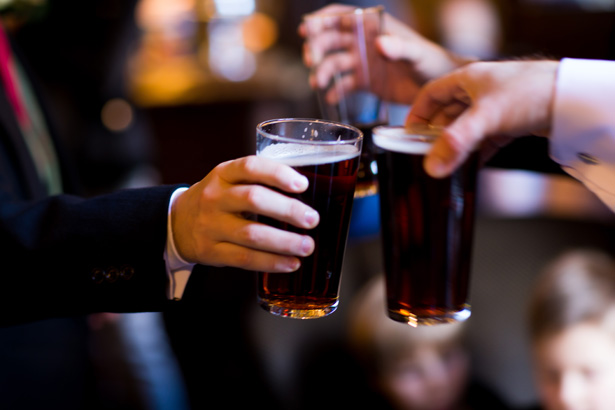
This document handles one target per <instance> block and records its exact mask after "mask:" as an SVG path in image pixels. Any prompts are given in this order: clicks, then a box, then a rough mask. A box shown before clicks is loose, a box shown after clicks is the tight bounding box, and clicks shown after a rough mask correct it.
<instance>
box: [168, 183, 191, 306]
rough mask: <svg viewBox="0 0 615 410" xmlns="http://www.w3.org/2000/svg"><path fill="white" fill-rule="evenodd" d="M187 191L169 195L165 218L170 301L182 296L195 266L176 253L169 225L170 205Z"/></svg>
mask: <svg viewBox="0 0 615 410" xmlns="http://www.w3.org/2000/svg"><path fill="white" fill-rule="evenodd" d="M187 189H188V188H178V189H176V190H175V191H173V194H172V195H171V199H170V201H169V211H168V218H167V243H166V246H165V249H164V260H165V262H166V267H167V276H168V278H169V284H168V287H167V297H168V298H169V299H172V300H180V299H181V298H182V296H183V295H184V289H186V284H187V283H188V279H190V274H191V273H192V268H193V267H194V265H195V264H194V263H190V262H186V261H185V260H184V259H182V257H181V256H179V254H178V253H177V249H176V248H175V241H174V240H173V230H172V225H171V205H173V202H175V200H176V199H177V197H178V196H179V195H180V194H181V193H182V192H184V191H186V190H187Z"/></svg>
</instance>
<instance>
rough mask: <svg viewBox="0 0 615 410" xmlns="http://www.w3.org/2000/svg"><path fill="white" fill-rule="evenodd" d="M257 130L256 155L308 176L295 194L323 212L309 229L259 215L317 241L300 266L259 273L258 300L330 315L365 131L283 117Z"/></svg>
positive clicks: (278, 311) (286, 311)
mask: <svg viewBox="0 0 615 410" xmlns="http://www.w3.org/2000/svg"><path fill="white" fill-rule="evenodd" d="M256 135H257V137H256V138H257V139H256V155H257V156H260V157H265V158H269V159H272V160H274V161H278V162H281V163H284V164H286V165H289V166H291V167H293V168H294V169H295V170H297V171H298V172H299V173H301V174H303V175H304V176H306V177H307V179H308V181H309V187H308V189H307V190H306V191H305V192H303V193H301V194H297V195H296V197H297V198H298V199H299V200H300V201H302V202H304V203H305V204H306V205H308V206H310V207H311V208H313V209H315V210H316V211H317V212H318V213H319V215H320V222H319V224H318V226H316V228H314V229H310V230H305V229H299V228H296V227H294V226H291V225H290V224H286V223H283V222H279V221H276V220H272V219H268V218H264V217H261V216H259V218H258V220H259V222H263V223H266V224H268V225H272V226H275V227H277V228H280V229H284V230H288V231H292V232H297V233H301V234H307V235H310V236H311V237H312V238H313V239H314V243H315V248H314V252H313V253H312V255H310V256H307V257H304V258H302V259H301V267H300V268H299V269H298V270H297V271H295V272H292V273H284V274H279V273H272V272H260V273H259V275H258V298H259V303H260V305H261V306H262V307H263V308H264V309H265V310H267V311H269V312H271V313H272V314H274V315H278V316H283V317H291V318H300V319H307V318H318V317H323V316H327V315H329V314H331V313H332V312H334V311H335V310H336V308H337V305H338V297H339V283H340V276H341V270H342V260H343V256H344V250H345V247H346V238H347V235H348V226H349V222H350V213H351V209H352V203H353V196H354V191H355V185H356V178H357V170H358V167H359V156H360V154H361V147H362V142H363V136H362V133H361V132H360V131H359V130H358V129H356V128H354V127H351V126H348V125H344V124H340V123H333V122H327V121H322V120H315V119H314V120H312V119H280V120H271V121H265V122H263V123H261V124H259V125H258V126H257V132H256Z"/></svg>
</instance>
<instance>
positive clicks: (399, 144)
mask: <svg viewBox="0 0 615 410" xmlns="http://www.w3.org/2000/svg"><path fill="white" fill-rule="evenodd" d="M437 132H438V131H437V130H434V129H428V128H425V127H423V128H421V129H419V131H418V132H411V131H409V130H406V129H405V128H403V127H378V128H375V129H374V144H375V146H376V147H377V149H378V153H377V160H378V170H379V179H380V212H381V226H382V245H383V258H384V267H385V274H386V292H387V295H386V296H387V310H388V315H389V317H390V318H392V319H393V320H396V321H399V322H404V323H407V324H409V325H412V326H417V325H432V324H437V323H443V322H456V321H463V320H465V319H467V318H468V317H469V316H470V305H469V304H468V288H469V282H470V263H471V254H472V241H473V228H474V213H475V212H474V206H475V189H476V173H477V169H478V160H477V157H478V155H477V153H473V154H472V156H471V157H470V158H469V159H468V160H467V161H466V162H465V163H464V164H463V166H461V168H459V169H458V170H457V171H456V172H455V173H454V174H453V175H452V176H450V177H448V178H443V179H435V178H432V177H430V176H429V175H427V173H426V172H425V171H424V169H423V159H424V157H425V154H426V153H427V152H428V151H429V149H430V148H431V145H432V143H433V141H434V139H435V137H436V134H437Z"/></svg>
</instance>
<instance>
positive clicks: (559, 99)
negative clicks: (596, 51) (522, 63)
mask: <svg viewBox="0 0 615 410" xmlns="http://www.w3.org/2000/svg"><path fill="white" fill-rule="evenodd" d="M614 73H615V62H613V61H606V60H583V59H570V58H567V59H563V60H562V61H561V63H560V66H559V69H558V76H557V84H556V91H555V99H554V105H553V124H552V128H551V135H550V143H549V144H550V154H551V157H552V158H553V160H554V161H556V162H557V163H559V164H560V165H561V166H562V167H563V169H564V170H565V171H566V172H568V173H569V174H570V175H572V176H573V177H575V178H577V179H578V180H580V181H581V182H583V183H584V184H585V186H586V187H587V188H588V189H590V190H591V191H592V192H594V193H595V194H596V195H597V196H598V197H599V198H600V199H601V200H602V201H603V202H604V203H605V204H606V205H607V206H608V207H609V208H611V209H612V210H615V185H613V180H614V178H615V115H613V107H615V74H614Z"/></svg>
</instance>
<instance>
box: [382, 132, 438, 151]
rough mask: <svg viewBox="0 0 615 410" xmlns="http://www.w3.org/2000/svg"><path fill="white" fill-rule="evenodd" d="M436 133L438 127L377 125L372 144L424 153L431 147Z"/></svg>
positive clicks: (389, 148)
mask: <svg viewBox="0 0 615 410" xmlns="http://www.w3.org/2000/svg"><path fill="white" fill-rule="evenodd" d="M438 133H439V129H438V128H426V127H421V128H418V127H417V128H416V129H406V128H404V127H377V128H375V129H374V134H373V136H372V137H373V141H374V144H375V145H376V146H377V147H379V148H382V149H384V150H387V151H393V152H399V153H402V154H411V155H425V154H427V152H429V150H430V149H431V146H432V145H433V142H434V140H435V137H436V136H437V135H438Z"/></svg>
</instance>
